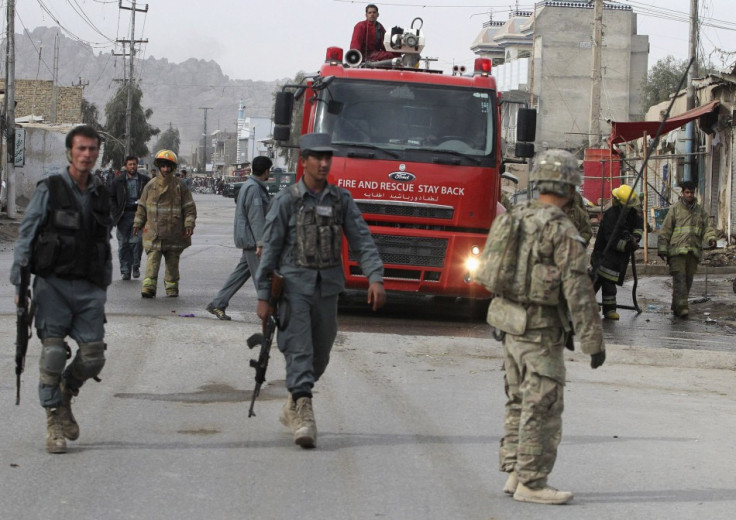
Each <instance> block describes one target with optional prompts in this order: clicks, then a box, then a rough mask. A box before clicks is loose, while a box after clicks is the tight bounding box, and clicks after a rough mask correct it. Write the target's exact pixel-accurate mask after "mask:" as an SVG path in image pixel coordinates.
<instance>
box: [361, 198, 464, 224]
mask: <svg viewBox="0 0 736 520" xmlns="http://www.w3.org/2000/svg"><path fill="white" fill-rule="evenodd" d="M357 204H358V208H359V209H360V211H361V212H362V213H368V214H372V215H392V216H397V217H420V218H437V219H446V220H452V216H453V214H454V209H453V208H433V207H427V206H411V205H404V204H382V203H380V202H358V203H357Z"/></svg>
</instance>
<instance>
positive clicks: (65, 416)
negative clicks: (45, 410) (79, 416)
mask: <svg viewBox="0 0 736 520" xmlns="http://www.w3.org/2000/svg"><path fill="white" fill-rule="evenodd" d="M59 388H61V399H62V402H61V406H59V408H57V414H58V418H59V422H60V423H61V429H62V432H63V433H64V437H66V438H67V439H69V440H70V441H76V440H77V439H78V438H79V424H77V420H76V419H75V418H74V414H73V413H72V397H74V396H76V395H77V394H78V393H79V390H77V391H76V392H73V391H72V390H70V389H69V388H68V387H67V386H66V383H65V382H64V381H62V382H61V385H59Z"/></svg>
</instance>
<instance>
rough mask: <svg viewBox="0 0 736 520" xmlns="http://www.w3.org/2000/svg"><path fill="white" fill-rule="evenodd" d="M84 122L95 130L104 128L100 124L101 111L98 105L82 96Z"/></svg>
mask: <svg viewBox="0 0 736 520" xmlns="http://www.w3.org/2000/svg"><path fill="white" fill-rule="evenodd" d="M82 123H84V124H85V125H89V126H91V127H92V128H94V129H95V130H104V128H103V126H102V125H101V124H100V111H99V110H98V109H97V105H95V104H94V103H91V102H89V101H87V100H86V99H85V98H82Z"/></svg>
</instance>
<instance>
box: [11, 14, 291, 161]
mask: <svg viewBox="0 0 736 520" xmlns="http://www.w3.org/2000/svg"><path fill="white" fill-rule="evenodd" d="M57 33H58V34H59V85H72V84H78V83H79V82H80V81H81V82H82V83H83V84H86V87H85V90H84V97H85V98H86V99H87V100H88V101H91V102H92V103H94V104H95V105H97V108H98V110H99V112H100V120H101V121H100V122H101V123H103V124H104V120H105V104H106V103H107V102H108V100H109V99H110V97H111V96H112V94H113V93H114V92H115V91H116V90H117V88H118V85H119V83H118V82H117V81H116V80H119V79H122V78H123V77H124V76H125V77H127V75H128V70H129V69H128V67H127V66H124V65H123V58H122V57H121V56H113V55H112V53H110V52H107V53H105V54H100V53H97V52H95V51H94V50H93V49H92V47H90V46H89V45H87V44H85V43H80V42H77V41H75V40H72V39H70V38H67V37H65V36H64V35H63V34H61V32H60V31H59V29H58V28H49V27H37V28H36V29H34V30H33V31H31V32H30V33H28V34H27V35H26V34H16V65H15V73H16V78H19V79H47V80H48V79H52V77H53V72H52V71H53V64H54V39H55V36H56V34H57ZM39 49H40V51H41V60H40V61H39ZM1 52H2V55H3V56H5V49H4V45H3V47H2V51H1ZM244 52H246V51H244ZM136 58H142V59H141V60H138V59H136V64H135V72H134V74H135V76H136V78H139V79H140V85H141V89H142V91H143V100H142V104H143V108H144V109H147V108H151V109H152V110H153V115H152V116H151V120H150V121H151V123H152V124H153V125H154V126H157V127H158V128H160V129H162V130H164V129H166V128H168V126H169V123H171V125H172V126H173V127H174V128H178V129H179V134H180V135H181V139H182V143H181V149H180V150H181V153H183V154H186V155H187V156H189V154H190V153H191V152H192V151H193V150H194V149H195V148H196V146H197V144H198V143H201V142H202V132H203V130H204V110H201V109H200V107H211V108H212V110H208V111H207V131H208V133H209V132H212V131H213V130H217V129H220V130H229V131H234V130H235V128H236V121H237V117H238V103H239V102H240V101H241V100H242V101H243V102H244V103H245V107H246V109H245V116H246V117H248V116H251V117H254V116H259V117H270V115H271V107H272V105H273V97H272V96H273V92H274V90H275V89H276V88H277V83H279V82H280V83H283V82H284V80H280V81H276V80H274V81H270V82H268V81H252V80H244V79H231V78H230V77H228V76H226V75H225V74H223V73H222V69H220V66H219V65H218V64H217V63H216V62H214V61H205V60H196V59H189V60H187V61H184V62H183V63H171V62H169V61H168V60H167V59H165V58H155V57H153V56H145V55H141V54H137V55H136ZM3 61H4V60H3ZM126 63H127V59H126ZM247 74H248V71H243V76H244V77H245V76H247ZM3 75H4V65H3ZM154 141H155V138H154ZM153 144H155V142H154V143H149V146H153Z"/></svg>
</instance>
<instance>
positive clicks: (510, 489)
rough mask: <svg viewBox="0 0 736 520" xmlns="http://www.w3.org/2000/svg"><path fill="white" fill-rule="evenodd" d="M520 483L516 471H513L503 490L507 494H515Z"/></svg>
mask: <svg viewBox="0 0 736 520" xmlns="http://www.w3.org/2000/svg"><path fill="white" fill-rule="evenodd" d="M518 485H519V479H517V478H516V472H515V471H512V472H511V473H509V478H507V479H506V484H504V486H503V492H504V493H506V494H507V495H513V494H514V493H516V487H517V486H518Z"/></svg>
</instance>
